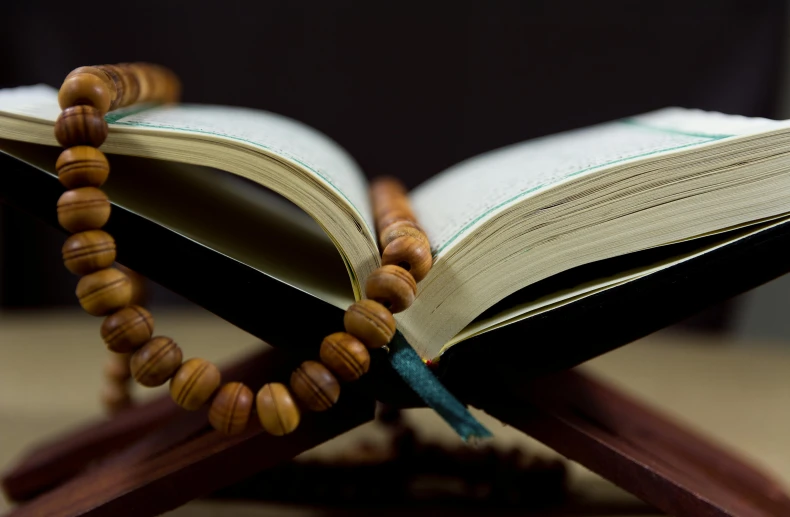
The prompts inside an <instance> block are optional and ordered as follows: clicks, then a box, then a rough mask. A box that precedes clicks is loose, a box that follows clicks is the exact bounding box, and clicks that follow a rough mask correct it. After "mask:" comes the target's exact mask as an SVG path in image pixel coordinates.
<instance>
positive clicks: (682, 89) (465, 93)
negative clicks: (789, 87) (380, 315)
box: [0, 0, 788, 326]
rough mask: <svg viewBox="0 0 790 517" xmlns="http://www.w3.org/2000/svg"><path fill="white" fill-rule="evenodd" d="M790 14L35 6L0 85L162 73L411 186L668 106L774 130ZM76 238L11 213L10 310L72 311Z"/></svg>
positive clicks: (404, 5) (18, 31)
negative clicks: (68, 259) (289, 121)
mask: <svg viewBox="0 0 790 517" xmlns="http://www.w3.org/2000/svg"><path fill="white" fill-rule="evenodd" d="M787 14H788V13H787V8H786V5H785V2H783V1H772V2H769V1H763V2H760V1H715V2H714V1H696V2H677V1H671V2H640V1H610V2H588V1H554V2H482V1H481V2H466V3H464V2H447V3H434V2H317V1H316V2H299V1H296V2H271V1H258V2H230V1H225V2H202V1H192V2H186V1H184V2H181V1H179V2H175V1H174V2H167V1H164V0H160V1H158V2H137V3H133V2H125V3H124V2H121V3H111V2H105V3H99V2H55V1H34V0H31V1H27V2H18V3H9V4H8V5H6V6H5V7H4V10H3V13H2V15H0V16H2V18H0V48H1V49H3V50H2V53H0V87H7V86H16V85H23V84H33V83H39V82H43V83H48V84H51V85H53V86H59V85H60V83H61V82H62V80H63V78H64V77H65V75H66V74H67V73H68V72H69V71H70V70H71V69H73V68H76V67H77V66H80V65H86V64H101V63H115V62H123V61H153V62H158V63H161V64H164V65H166V66H168V67H170V68H172V69H173V70H175V71H176V72H177V73H178V74H179V76H180V77H181V79H182V81H183V83H184V95H183V100H184V101H186V102H203V103H215V104H226V105H240V106H247V107H254V108H263V109H267V110H271V111H275V112H278V113H282V114H285V115H288V116H290V117H293V118H296V119H299V120H301V121H303V122H306V123H307V124H309V125H311V126H313V127H315V128H317V129H319V130H321V131H323V132H325V133H326V134H328V135H329V136H331V137H332V138H334V139H335V140H337V141H338V142H339V143H340V144H341V145H342V146H343V147H345V148H346V149H347V150H348V151H349V152H350V153H351V154H352V155H353V156H354V157H355V158H356V159H357V160H358V161H359V163H360V164H361V165H362V167H363V168H364V170H365V171H366V172H367V173H368V174H369V175H375V174H380V173H391V174H395V175H398V176H400V177H401V178H403V179H404V180H405V181H406V182H407V183H408V185H409V186H415V185H416V184H418V183H419V182H421V181H422V180H424V179H426V178H427V177H429V176H431V175H433V174H435V173H436V172H438V171H440V170H442V169H443V168H445V167H447V166H449V165H451V164H453V163H455V162H457V161H459V160H462V159H464V158H467V157H469V156H472V155H475V154H478V153H481V152H484V151H487V150H490V149H493V148H496V147H500V146H503V145H507V144H510V143H513V142H517V141H520V140H524V139H527V138H533V137H537V136H541V135H545V134H549V133H554V132H557V131H561V130H565V129H571V128H575V127H580V126H585V125H589V124H593V123H596V122H601V121H605V120H610V119H613V118H618V117H622V116H628V115H633V114H637V113H641V112H645V111H649V110H653V109H658V108H662V107H665V106H684V107H692V108H702V109H707V110H716V111H722V112H726V113H736V114H742V115H749V116H766V117H773V118H777V117H778V116H779V114H780V103H781V91H782V85H783V82H782V79H783V77H784V74H785V66H784V63H785V60H786V59H785V47H786V44H785V38H786V34H785V32H786V25H787V24H786V21H785V20H786V17H787ZM0 173H2V172H1V171H0ZM53 209H54V207H53ZM63 239H64V236H63V235H62V234H60V233H58V232H56V231H54V230H52V229H49V228H45V227H43V226H41V225H40V224H38V223H35V222H33V221H30V220H28V218H27V217H26V216H23V215H21V214H18V213H15V212H12V211H11V210H9V209H7V208H4V209H3V211H2V212H1V213H0V304H2V306H3V307H6V308H11V307H29V306H40V305H61V304H64V305H73V304H76V301H75V299H74V296H73V286H74V285H75V284H76V279H75V278H72V277H71V276H70V275H69V274H68V273H67V272H66V271H65V269H64V268H63V267H62V265H61V264H60V259H59V255H60V245H61V244H62V242H63ZM154 298H155V299H156V300H159V301H160V302H162V301H164V302H174V301H176V300H177V297H174V296H172V295H169V294H167V293H166V292H165V291H163V290H161V289H155V290H154ZM725 316H726V307H725V306H722V307H719V308H715V309H713V310H712V311H710V312H709V313H708V314H707V315H704V316H701V317H700V318H697V320H696V324H700V325H708V324H713V325H717V326H721V325H723V324H724V322H725V321H726V318H725Z"/></svg>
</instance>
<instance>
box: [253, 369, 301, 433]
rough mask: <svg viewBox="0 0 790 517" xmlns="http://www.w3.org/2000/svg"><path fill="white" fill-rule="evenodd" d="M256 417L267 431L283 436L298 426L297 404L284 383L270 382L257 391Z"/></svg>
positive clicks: (299, 416)
mask: <svg viewBox="0 0 790 517" xmlns="http://www.w3.org/2000/svg"><path fill="white" fill-rule="evenodd" d="M255 407H256V409H257V410H258V419H259V420H260V421H261V426H262V427H263V428H264V429H265V430H266V432H267V433H269V434H273V435H274V436H283V435H286V434H289V433H292V432H293V431H295V430H296V428H297V427H299V420H300V419H301V415H300V413H299V406H297V405H296V402H294V399H293V397H291V392H290V391H288V388H287V387H286V386H285V385H284V384H280V383H279V382H272V383H269V384H266V385H264V386H263V388H261V389H260V390H259V391H258V395H257V396H256V397H255Z"/></svg>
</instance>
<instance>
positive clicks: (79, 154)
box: [55, 145, 110, 188]
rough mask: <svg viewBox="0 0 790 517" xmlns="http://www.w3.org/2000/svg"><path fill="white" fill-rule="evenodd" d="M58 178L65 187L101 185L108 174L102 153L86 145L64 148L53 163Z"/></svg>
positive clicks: (105, 159) (108, 166)
mask: <svg viewBox="0 0 790 517" xmlns="http://www.w3.org/2000/svg"><path fill="white" fill-rule="evenodd" d="M55 169H56V170H57V171H58V179H59V180H60V183H61V184H62V185H63V186H64V187H66V188H78V187H101V186H102V185H103V184H104V182H105V181H107V176H108V175H109V174H110V164H109V163H108V162H107V158H106V157H105V156H104V153H103V152H101V151H99V150H98V149H96V148H95V147H90V146H87V145H77V146H75V147H69V148H68V149H65V150H64V151H63V152H62V153H60V156H59V157H58V161H57V162H56V163H55Z"/></svg>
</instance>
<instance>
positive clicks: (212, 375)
mask: <svg viewBox="0 0 790 517" xmlns="http://www.w3.org/2000/svg"><path fill="white" fill-rule="evenodd" d="M221 380H222V379H221V376H220V373H219V369H218V368H217V367H216V366H214V364H212V363H210V362H208V361H206V360H205V359H199V358H195V359H190V360H189V361H186V362H185V363H184V364H182V365H181V367H180V368H179V369H178V371H177V372H176V374H175V375H174V376H173V378H172V379H170V396H171V397H172V398H173V400H174V401H175V403H176V404H178V405H179V406H181V407H182V408H184V409H187V410H189V411H196V410H198V409H200V407H201V406H202V405H203V404H205V403H206V401H207V400H208V399H210V398H211V395H213V394H214V392H215V391H216V390H217V388H218V387H219V383H220V381H221Z"/></svg>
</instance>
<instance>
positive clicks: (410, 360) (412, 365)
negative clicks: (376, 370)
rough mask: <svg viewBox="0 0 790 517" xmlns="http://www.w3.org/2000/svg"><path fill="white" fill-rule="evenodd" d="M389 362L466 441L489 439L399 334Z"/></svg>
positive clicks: (396, 336)
mask: <svg viewBox="0 0 790 517" xmlns="http://www.w3.org/2000/svg"><path fill="white" fill-rule="evenodd" d="M389 348H390V353H389V360H390V364H392V367H393V368H394V369H395V371H396V372H398V375H400V376H401V378H402V379H403V380H404V381H406V384H408V385H409V387H410V388H411V389H413V390H414V392H415V393H417V395H419V396H420V398H421V399H422V400H423V401H424V402H425V403H426V404H428V406H430V407H431V408H433V410H434V411H436V412H437V413H439V416H441V417H442V418H443V419H444V421H445V422H447V423H448V424H449V425H450V427H452V428H453V429H454V430H455V432H456V433H458V435H459V436H460V437H461V438H462V439H463V440H464V441H469V440H470V439H481V438H490V437H491V436H492V435H491V431H489V430H488V429H486V428H485V427H483V424H481V423H480V422H478V421H477V419H475V417H473V416H472V414H471V413H470V412H469V410H467V409H466V406H465V405H463V404H462V403H461V402H460V401H459V400H458V399H457V398H455V397H454V396H453V394H452V393H450V392H449V391H448V390H447V388H445V387H444V385H443V384H442V383H441V382H439V379H438V378H437V377H436V376H435V375H434V374H433V373H432V372H431V371H430V370H429V369H428V367H427V366H426V365H425V363H423V362H422V359H420V356H419V355H417V352H415V351H414V349H413V348H412V347H411V345H410V344H409V342H408V341H406V338H405V337H403V334H401V333H400V331H396V332H395V336H394V337H393V338H392V341H390V344H389Z"/></svg>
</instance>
